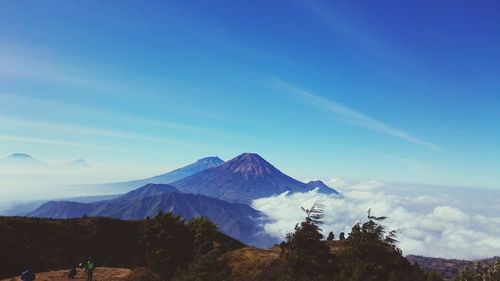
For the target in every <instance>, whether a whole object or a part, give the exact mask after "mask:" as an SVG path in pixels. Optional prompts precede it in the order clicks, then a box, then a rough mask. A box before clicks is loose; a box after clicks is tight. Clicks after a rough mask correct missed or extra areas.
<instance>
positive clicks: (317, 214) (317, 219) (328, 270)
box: [283, 202, 333, 281]
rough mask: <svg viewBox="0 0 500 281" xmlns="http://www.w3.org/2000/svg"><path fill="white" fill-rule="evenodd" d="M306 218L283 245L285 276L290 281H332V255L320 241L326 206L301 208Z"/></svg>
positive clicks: (319, 204) (318, 205)
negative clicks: (324, 207)
mask: <svg viewBox="0 0 500 281" xmlns="http://www.w3.org/2000/svg"><path fill="white" fill-rule="evenodd" d="M302 210H303V211H304V212H305V214H306V218H305V220H304V221H303V222H301V223H300V224H297V225H296V226H295V231H294V232H293V233H289V234H288V235H287V237H286V242H285V244H284V246H283V249H284V256H285V274H286V275H288V276H289V277H290V278H291V280H304V281H306V280H307V281H310V280H331V279H330V278H329V276H330V275H331V274H332V269H333V255H332V254H331V253H330V249H329V248H328V246H327V245H326V244H325V243H324V242H323V241H321V240H322V239H323V234H321V228H320V226H321V225H322V224H324V221H323V218H324V212H323V205H321V203H320V202H315V203H314V204H313V206H312V207H311V208H310V209H305V208H302Z"/></svg>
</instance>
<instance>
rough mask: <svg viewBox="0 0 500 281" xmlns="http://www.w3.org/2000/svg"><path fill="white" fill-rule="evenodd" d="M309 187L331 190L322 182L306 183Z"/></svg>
mask: <svg viewBox="0 0 500 281" xmlns="http://www.w3.org/2000/svg"><path fill="white" fill-rule="evenodd" d="M306 185H307V186H309V187H311V188H331V187H329V186H328V185H326V184H325V183H324V182H322V181H320V180H312V181H309V182H308V183H306Z"/></svg>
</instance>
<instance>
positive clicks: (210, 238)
mask: <svg viewBox="0 0 500 281" xmlns="http://www.w3.org/2000/svg"><path fill="white" fill-rule="evenodd" d="M187 227H188V228H189V230H190V231H191V233H192V234H193V238H194V241H193V254H194V255H195V256H198V255H201V256H203V255H206V254H207V253H209V252H210V251H211V250H213V248H214V240H215V236H216V234H217V226H216V225H215V224H214V223H213V222H212V221H210V219H208V218H207V217H198V218H194V219H192V220H190V221H189V222H188V223H187Z"/></svg>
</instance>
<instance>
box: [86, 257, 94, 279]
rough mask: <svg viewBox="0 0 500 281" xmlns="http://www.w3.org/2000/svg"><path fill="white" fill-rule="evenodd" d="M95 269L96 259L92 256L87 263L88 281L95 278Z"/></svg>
mask: <svg viewBox="0 0 500 281" xmlns="http://www.w3.org/2000/svg"><path fill="white" fill-rule="evenodd" d="M94 269H95V266H94V261H93V260H92V258H89V260H88V261H87V264H86V265H85V272H86V273H87V281H92V279H93V278H94Z"/></svg>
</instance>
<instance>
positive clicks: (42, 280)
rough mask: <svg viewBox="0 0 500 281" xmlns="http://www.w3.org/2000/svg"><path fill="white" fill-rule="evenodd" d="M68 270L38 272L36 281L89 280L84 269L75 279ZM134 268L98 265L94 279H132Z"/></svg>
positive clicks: (79, 271) (11, 279)
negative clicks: (70, 276) (69, 274)
mask: <svg viewBox="0 0 500 281" xmlns="http://www.w3.org/2000/svg"><path fill="white" fill-rule="evenodd" d="M68 270H69V269H65V270H55V271H48V272H40V273H36V281H63V280H64V281H68V280H75V281H77V280H87V276H86V274H85V272H84V271H83V269H78V270H77V274H76V276H75V279H69V278H68ZM132 273H133V272H132V270H130V269H126V268H109V267H97V268H96V269H95V271H94V281H124V280H127V281H128V280H130V277H131V276H132ZM14 280H15V281H18V280H21V277H20V276H17V277H14V278H9V279H4V280H2V281H14Z"/></svg>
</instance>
